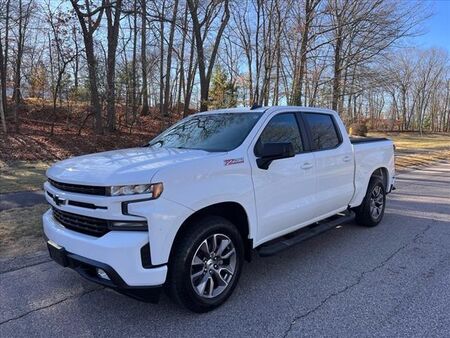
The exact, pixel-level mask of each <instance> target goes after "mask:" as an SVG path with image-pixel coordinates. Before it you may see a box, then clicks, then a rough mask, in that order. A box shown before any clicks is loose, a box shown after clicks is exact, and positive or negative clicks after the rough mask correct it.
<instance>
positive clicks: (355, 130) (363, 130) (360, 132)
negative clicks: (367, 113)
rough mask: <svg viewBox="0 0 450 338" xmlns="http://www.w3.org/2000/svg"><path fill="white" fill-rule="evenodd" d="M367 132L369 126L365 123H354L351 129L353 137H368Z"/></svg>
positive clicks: (350, 132)
mask: <svg viewBox="0 0 450 338" xmlns="http://www.w3.org/2000/svg"><path fill="white" fill-rule="evenodd" d="M367 132H368V130H367V126H366V124H365V123H363V122H356V123H353V124H352V125H351V126H350V129H349V134H350V135H352V136H366V135H367Z"/></svg>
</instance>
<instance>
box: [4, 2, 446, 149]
mask: <svg viewBox="0 0 450 338" xmlns="http://www.w3.org/2000/svg"><path fill="white" fill-rule="evenodd" d="M430 15H432V9H431V8H428V7H427V3H426V2H422V1H413V0H411V1H398V0H364V1H354V0H300V1H296V0H241V1H234V0H215V1H212V0H211V1H207V0H187V1H179V0H155V1H146V0H63V1H61V0H15V1H11V0H0V78H1V81H0V83H1V93H2V95H0V117H1V122H2V133H3V134H5V133H8V134H9V135H11V134H13V133H20V132H21V129H22V128H25V129H27V130H28V131H29V130H30V128H31V127H36V125H37V124H41V125H42V128H43V130H45V132H46V133H49V135H53V134H54V133H55V128H57V129H58V128H60V129H58V130H59V132H60V133H61V132H62V131H61V130H64V129H61V128H62V127H61V126H63V125H65V126H66V127H67V128H69V129H71V130H72V131H73V134H74V135H81V132H82V131H83V130H87V129H90V130H92V131H93V132H94V133H96V134H105V133H112V134H114V133H121V132H122V133H134V132H135V131H137V132H138V133H139V132H144V133H148V134H149V135H150V134H154V133H156V132H158V131H159V130H160V129H161V128H164V127H166V126H167V125H168V124H169V123H171V122H173V121H175V120H177V119H179V118H181V117H182V116H185V115H187V114H190V113H192V112H193V111H197V110H207V109H212V108H219V107H231V106H251V105H253V104H258V105H281V104H291V105H304V106H320V107H329V108H332V109H335V110H337V111H338V112H339V113H340V114H341V117H342V118H343V120H344V121H345V122H346V124H347V125H348V126H350V125H351V124H352V123H356V122H359V123H361V122H362V123H365V124H367V126H368V127H369V128H371V129H383V130H405V131H406V130H408V131H409V130H414V131H420V132H422V131H433V132H436V131H444V132H449V131H450V61H449V55H448V53H447V52H446V51H445V50H440V49H426V50H424V49H419V48H415V47H414V45H415V42H414V41H415V40H414V37H415V36H417V35H419V34H421V33H422V28H423V24H424V22H426V20H427V19H428V18H429V16H430ZM42 128H41V129H42ZM149 129H151V130H149ZM4 142H6V141H4ZM7 142H11V141H10V140H8V141H7Z"/></svg>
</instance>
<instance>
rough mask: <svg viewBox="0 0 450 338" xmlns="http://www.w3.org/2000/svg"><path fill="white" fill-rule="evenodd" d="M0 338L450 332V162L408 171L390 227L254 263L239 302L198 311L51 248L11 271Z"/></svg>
mask: <svg viewBox="0 0 450 338" xmlns="http://www.w3.org/2000/svg"><path fill="white" fill-rule="evenodd" d="M0 271H2V272H1V274H0V337H24V336H49V335H51V336H56V335H64V336H75V335H76V336H87V337H91V336H92V337H93V336H122V335H123V336H125V335H126V336H152V337H160V336H170V337H178V336H186V337H197V336H204V337H207V336H214V337H215V336H221V337H236V336H255V337H261V336H275V337H283V336H289V337H294V336H295V337H298V336H341V337H342V336H377V337H378V336H442V337H444V336H445V337H448V336H450V164H448V163H440V164H436V165H434V166H432V167H429V168H427V169H423V170H415V171H411V172H409V173H404V174H402V175H400V177H399V178H398V181H397V190H396V191H395V192H394V193H392V194H391V195H389V199H388V207H387V210H386V215H385V218H384V221H383V222H382V224H380V225H379V226H378V227H375V228H363V227H359V226H357V225H355V224H353V223H349V224H345V225H344V226H342V227H338V228H335V229H333V230H330V231H329V232H326V233H324V234H322V235H320V236H318V237H315V238H313V239H311V240H309V241H306V242H304V243H302V244H300V245H298V246H297V247H294V248H291V249H289V250H287V251H284V252H283V253H280V254H278V255H276V256H273V257H269V258H260V257H258V256H256V255H255V256H254V260H253V261H252V262H251V263H247V264H245V265H244V271H243V274H242V277H241V280H240V282H239V285H238V287H237V288H236V290H235V293H234V295H233V296H232V297H231V298H230V299H229V301H228V302H227V303H226V304H224V305H223V306H222V307H220V308H219V309H217V310H215V311H213V312H211V313H207V314H202V315H198V314H193V313H190V312H187V311H186V310H183V309H181V308H179V307H177V306H175V305H174V304H173V303H171V301H170V300H168V299H167V298H166V297H165V296H163V297H162V299H161V301H160V303H159V304H156V305H154V304H145V303H140V302H138V301H135V300H132V299H130V298H127V297H125V296H122V295H119V294H117V293H115V292H113V291H111V290H107V289H104V288H102V287H99V286H97V285H95V284H92V283H90V282H87V281H84V280H83V279H82V278H81V277H80V276H78V274H77V273H76V272H74V271H71V270H69V269H63V268H61V267H60V266H58V265H57V264H56V263H54V262H51V261H48V258H47V256H46V254H45V253H42V252H41V253H37V254H36V255H31V256H28V257H21V258H20V257H19V258H17V259H14V260H11V261H3V262H2V263H1V265H0Z"/></svg>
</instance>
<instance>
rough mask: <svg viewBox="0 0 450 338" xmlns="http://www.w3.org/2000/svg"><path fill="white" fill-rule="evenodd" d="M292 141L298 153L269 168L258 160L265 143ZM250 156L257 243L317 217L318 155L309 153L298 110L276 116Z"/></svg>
mask: <svg viewBox="0 0 450 338" xmlns="http://www.w3.org/2000/svg"><path fill="white" fill-rule="evenodd" d="M271 142H291V143H292V144H293V145H294V149H295V152H296V155H295V156H294V157H291V158H285V159H281V160H276V161H273V162H272V163H271V164H270V166H269V168H268V169H267V170H265V169H261V168H259V167H258V165H257V163H256V159H257V158H258V147H259V146H260V145H261V144H263V143H271ZM248 156H249V158H250V163H251V166H252V180H253V185H254V191H255V201H256V208H257V213H258V236H257V240H256V241H257V242H263V241H265V240H269V239H272V238H275V237H278V236H279V235H281V234H282V233H285V232H289V231H292V229H295V228H296V227H298V226H300V225H301V224H302V223H304V222H307V221H308V220H310V219H311V218H313V217H314V207H313V204H314V201H315V199H314V194H315V190H316V179H315V175H314V156H313V154H312V153H310V152H306V148H305V142H304V137H303V138H302V136H301V132H300V129H299V124H298V120H297V116H296V114H295V113H294V112H286V113H278V114H276V115H274V116H272V117H271V118H270V119H269V121H268V122H267V124H266V125H265V127H264V128H263V130H262V131H261V132H260V134H259V136H257V137H256V139H255V140H254V141H253V142H252V144H251V146H250V148H249V150H248Z"/></svg>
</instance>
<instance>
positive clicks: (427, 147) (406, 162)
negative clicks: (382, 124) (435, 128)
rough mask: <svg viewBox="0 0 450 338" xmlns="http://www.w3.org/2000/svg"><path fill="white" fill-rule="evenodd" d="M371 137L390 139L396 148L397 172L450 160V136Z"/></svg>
mask: <svg viewBox="0 0 450 338" xmlns="http://www.w3.org/2000/svg"><path fill="white" fill-rule="evenodd" d="M369 136H374V137H388V138H390V139H391V140H392V141H394V143H395V146H396V151H395V165H396V169H397V170H403V169H406V168H408V167H421V166H427V165H430V162H434V161H440V160H448V159H449V158H450V134H424V135H422V136H420V134H419V133H369Z"/></svg>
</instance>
